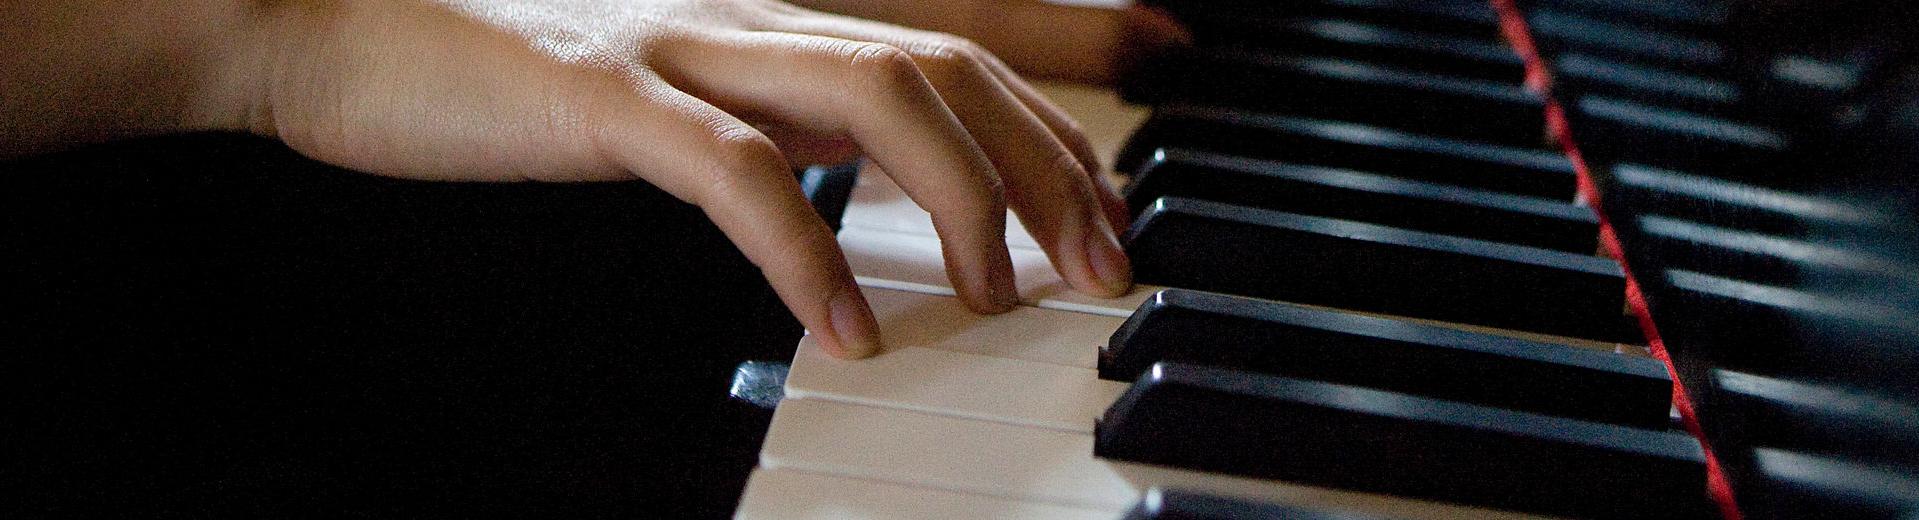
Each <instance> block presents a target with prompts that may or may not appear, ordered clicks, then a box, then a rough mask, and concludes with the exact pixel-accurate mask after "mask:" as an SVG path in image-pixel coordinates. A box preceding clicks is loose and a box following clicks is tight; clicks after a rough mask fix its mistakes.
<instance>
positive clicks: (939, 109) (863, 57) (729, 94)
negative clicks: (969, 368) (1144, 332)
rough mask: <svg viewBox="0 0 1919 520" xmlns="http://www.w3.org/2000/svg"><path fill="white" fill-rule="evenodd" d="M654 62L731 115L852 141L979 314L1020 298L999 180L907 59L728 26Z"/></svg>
mask: <svg viewBox="0 0 1919 520" xmlns="http://www.w3.org/2000/svg"><path fill="white" fill-rule="evenodd" d="M658 57H659V59H660V61H661V63H659V66H660V69H659V70H661V71H662V72H661V73H662V75H663V76H665V77H666V78H667V80H668V81H669V82H672V83H673V84H674V85H676V86H679V87H681V88H683V89H685V90H687V91H688V92H689V93H691V94H694V95H696V96H699V97H700V98H701V99H706V100H708V101H712V102H713V103H714V104H716V105H718V106H720V107H721V108H724V109H727V110H728V111H732V112H734V113H752V114H756V115H761V116H766V117H770V118H773V119H778V120H780V121H783V122H786V123H787V124H792V125H797V126H801V127H806V128H807V129H810V130H812V131H814V132H817V133H821V134H829V135H835V134H842V133H843V134H845V135H848V136H851V137H852V138H853V140H854V141H856V142H858V143H859V145H860V147H861V148H862V149H864V150H865V151H866V152H867V155H868V157H870V158H871V159H872V160H873V161H874V162H877V163H879V165H880V166H881V168H882V169H884V170H885V171H886V172H887V174H888V175H890V176H892V177H893V178H894V180H895V181H897V182H898V183H899V185H900V187H901V188H902V189H904V190H905V191H906V194H907V196H909V197H911V198H912V199H913V201H914V202H916V203H918V204H919V205H920V207H922V208H925V209H926V210H927V212H929V213H931V214H932V216H933V224H934V228H935V229H936V230H937V232H938V233H939V235H940V241H941V244H942V249H943V251H944V256H945V260H946V267H947V273H948V275H949V276H950V277H951V278H952V280H953V284H954V288H955V289H956V291H957V292H958V293H959V295H960V297H961V299H962V300H964V301H965V302H966V303H967V305H968V306H969V307H971V308H973V309H974V310H976V311H980V312H1004V311H1006V310H1009V309H1011V308H1012V307H1013V306H1014V305H1016V304H1018V301H1019V294H1018V292H1017V290H1016V289H1015V288H1014V285H1013V268H1012V260H1011V257H1010V255H1009V254H1008V252H1007V250H1006V238H1005V233H1006V202H1005V198H1004V194H1003V192H1002V191H1001V188H1000V187H1001V185H1000V182H1001V179H1000V176H999V174H998V173H997V172H996V171H995V169H994V166H993V164H992V163H991V162H990V161H989V160H988V159H987V158H986V156H985V154H984V153H983V152H981V150H980V149H979V146H978V145H977V144H975V142H974V140H973V138H972V137H971V136H970V135H969V134H968V133H967V131H966V129H965V128H963V127H961V126H960V122H959V121H958V120H957V119H955V118H954V116H953V114H952V112H950V111H949V110H947V108H946V107H945V105H944V104H942V103H941V99H940V95H939V94H938V93H936V92H935V91H934V90H933V88H932V86H931V85H930V84H928V83H927V81H926V79H925V78H924V77H923V76H922V75H921V74H920V71H919V68H918V67H917V65H915V64H914V62H913V61H912V60H911V58H910V57H909V56H907V55H906V54H904V53H902V52H900V51H899V50H898V49H895V48H893V47H890V46H887V45H880V44H873V43H862V42H855V41H849V40H840V39H836V38H825V37H818V36H804V35H796V34H783V33H726V34H718V35H701V36H699V37H692V38H685V39H684V41H677V42H674V44H673V45H672V46H670V47H669V48H668V49H667V50H665V51H664V52H662V53H661V54H660V55H659V56H658Z"/></svg>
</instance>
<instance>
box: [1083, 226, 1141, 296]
mask: <svg viewBox="0 0 1919 520" xmlns="http://www.w3.org/2000/svg"><path fill="white" fill-rule="evenodd" d="M1087 242H1088V243H1087V251H1086V258H1087V263H1089V264H1091V267H1092V271H1093V275H1094V276H1095V277H1096V278H1097V279H1098V280H1099V285H1100V287H1099V288H1100V289H1101V290H1102V291H1103V293H1102V294H1100V296H1105V297H1108V298H1113V297H1118V296H1121V295H1124V294H1126V293H1128V292H1131V291H1132V290H1133V264H1132V261H1131V260H1129V259H1127V258H1126V252H1125V251H1123V250H1121V249H1120V247H1119V241H1118V240H1117V239H1115V238H1114V237H1113V235H1112V234H1111V233H1096V234H1095V235H1094V236H1093V237H1091V238H1089V239H1088V240H1087Z"/></svg>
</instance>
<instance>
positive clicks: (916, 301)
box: [862, 287, 1126, 369]
mask: <svg viewBox="0 0 1919 520" xmlns="http://www.w3.org/2000/svg"><path fill="white" fill-rule="evenodd" d="M862 291H863V292H864V293H865V294H866V300H867V302H869V303H871V304H872V307H873V312H874V314H875V317H876V318H878V319H879V323H880V336H881V337H883V338H885V341H886V344H887V345H889V346H892V347H927V348H933V349H939V350H948V351H953V352H966V353H970V354H979V355H984V356H992V357H998V358H1006V359H1018V360H1024V361H1032V362H1037V363H1047V364H1052V365H1059V366H1067V367H1077V368H1087V369H1090V368H1094V367H1096V366H1098V365H1099V352H1098V350H1099V345H1101V344H1104V343H1105V342H1106V338H1107V337H1108V336H1111V335H1112V334H1113V330H1114V329H1117V328H1119V326H1120V324H1121V323H1124V322H1125V321H1126V320H1125V319H1124V318H1122V317H1113V316H1106V315H1099V314H1087V313H1081V312H1072V311H1063V310H1056V309H1047V308H1039V307H1029V306H1020V307H1015V308H1014V309H1013V310H1010V311H1007V312H1006V313H1004V314H997V315H992V316H985V315H980V314H977V313H974V312H973V311H971V310H968V309H967V308H966V306H965V305H963V304H961V303H960V302H959V300H957V299H954V298H952V297H948V296H938V295H931V294H921V293H914V292H906V291H896V290H891V289H884V288H879V287H864V288H862Z"/></svg>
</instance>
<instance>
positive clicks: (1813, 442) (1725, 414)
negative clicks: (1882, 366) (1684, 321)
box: [1707, 368, 1919, 466]
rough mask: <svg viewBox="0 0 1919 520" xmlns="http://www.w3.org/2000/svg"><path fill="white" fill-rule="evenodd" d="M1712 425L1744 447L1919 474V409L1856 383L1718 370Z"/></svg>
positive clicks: (1715, 372)
mask: <svg viewBox="0 0 1919 520" xmlns="http://www.w3.org/2000/svg"><path fill="white" fill-rule="evenodd" d="M1707 377H1708V378H1709V379H1710V381H1711V383H1712V388H1713V389H1714V390H1715V391H1714V395H1713V397H1712V401H1711V402H1712V405H1713V406H1712V408H1713V410H1710V411H1711V412H1712V413H1714V414H1715V415H1713V416H1712V418H1713V419H1717V420H1716V421H1715V422H1714V424H1717V425H1721V426H1722V427H1728V428H1738V429H1739V431H1741V432H1744V435H1743V436H1742V437H1744V440H1743V441H1742V442H1746V443H1750V444H1757V445H1764V446H1771V447H1775V448H1782V449H1798V450H1816V451H1819V452H1822V453H1826V454H1833V455H1843V456H1845V458H1850V459H1857V460H1882V461H1894V462H1898V463H1903V464H1907V465H1914V466H1919V405H1916V404H1915V403H1912V402H1909V400H1910V399H1911V397H1910V396H1908V397H1906V398H1904V399H1902V398H1900V397H1898V396H1896V395H1894V394H1888V393H1886V392H1884V390H1883V389H1869V388H1861V387H1860V386H1858V385H1857V382H1847V381H1839V382H1833V381H1814V380H1807V379H1792V378H1782V377H1771V376H1766V375H1760V374H1753V373H1748V372H1740V371H1734V370H1726V369H1717V368H1716V369H1712V370H1710V371H1708V375H1707Z"/></svg>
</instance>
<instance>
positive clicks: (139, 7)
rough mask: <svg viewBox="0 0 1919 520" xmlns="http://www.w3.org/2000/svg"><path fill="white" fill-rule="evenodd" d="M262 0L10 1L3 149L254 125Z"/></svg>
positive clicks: (0, 79) (1, 98)
mask: <svg viewBox="0 0 1919 520" xmlns="http://www.w3.org/2000/svg"><path fill="white" fill-rule="evenodd" d="M268 3H270V2H266V1H255V0H159V1H156V0H136V1H124V0H122V1H116V0H75V1H60V2H8V3H6V4H5V5H4V6H0V17H4V19H6V20H8V24H9V25H10V27H8V28H7V31H6V32H5V33H4V35H0V70H5V71H7V72H6V73H5V74H3V75H0V157H14V156H21V155H28V154H34V153H42V152H49V151H57V150H60V149H64V148H69V147H73V146H77V145H80V144H85V143H91V142H98V141H104V140H108V139H115V138H123V137H134V136H142V135H152V134H159V133H167V132H178V131H190V130H215V129H234V130H239V129H245V128H247V127H248V125H249V121H250V120H251V119H253V118H255V117H258V115H259V114H252V113H251V112H253V111H254V110H255V109H254V103H252V100H253V99H257V92H256V90H257V87H258V86H259V83H260V82H258V81H254V78H256V77H257V76H258V74H259V71H257V70H255V67H254V65H253V64H257V63H260V62H261V60H260V57H259V56H256V55H254V54H255V53H257V52H259V50H260V49H264V46H261V45H256V42H258V41H259V39H260V38H262V37H263V35H262V34H261V30H260V28H261V27H262V26H263V24H261V23H260V20H261V19H262V18H263V17H264V16H266V15H265V14H264V13H266V12H267V11H268V10H269V8H268V7H267V5H266V4H268Z"/></svg>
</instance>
